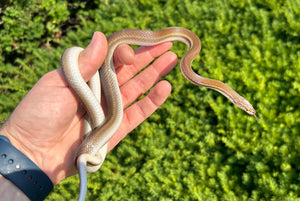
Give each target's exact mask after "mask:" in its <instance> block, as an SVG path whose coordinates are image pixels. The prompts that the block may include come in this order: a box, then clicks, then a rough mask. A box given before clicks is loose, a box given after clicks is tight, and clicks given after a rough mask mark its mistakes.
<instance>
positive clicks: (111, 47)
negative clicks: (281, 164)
mask: <svg viewBox="0 0 300 201" xmlns="http://www.w3.org/2000/svg"><path fill="white" fill-rule="evenodd" d="M167 41H179V42H183V43H185V44H186V45H187V46H188V51H187V52H186V54H185V55H184V56H183V57H182V59H181V61H180V68H181V72H182V74H183V76H184V77H185V78H186V79H187V80H188V81H189V82H191V83H193V84H195V85H198V86H203V87H206V88H210V89H213V90H215V91H218V92H220V93H221V94H222V95H224V96H225V97H226V98H228V99H229V100H230V101H231V102H232V103H233V104H234V105H236V106H237V107H239V108H241V109H242V110H244V111H245V112H247V113H248V114H250V115H253V116H254V117H255V118H256V119H257V116H256V111H255V109H254V107H253V106H252V105H251V104H250V103H249V101H247V100H246V99H245V98H244V97H242V96H241V95H239V94H238V93H237V92H236V91H234V90H233V89H232V88H231V87H229V86H228V85H226V84H225V83H223V82H221V81H218V80H214V79H210V78H206V77H202V76H200V75H198V74H197V73H196V72H194V70H193V68H192V61H193V60H194V59H195V57H196V56H197V55H199V53H200V50H201V41H200V39H199V37H198V36H197V35H196V34H195V33H194V32H192V31H190V30H189V29H186V28H183V27H167V28H164V29H161V30H158V31H150V30H139V29H123V30H120V31H117V32H114V33H113V34H111V35H110V36H109V37H107V44H108V50H107V55H106V57H105V60H104V62H103V65H102V66H101V68H100V70H98V72H97V73H96V74H95V75H94V76H93V78H92V79H91V80H90V81H89V83H86V82H85V81H84V80H83V78H82V77H81V74H80V72H79V67H78V56H79V54H80V52H81V51H83V48H80V47H71V48H68V49H66V50H65V51H64V53H63V55H62V58H61V67H62V71H63V74H64V76H65V79H66V80H67V83H68V85H69V87H70V88H71V89H72V90H73V92H74V93H75V94H76V95H77V97H78V98H79V100H80V101H81V102H82V104H83V105H84V107H85V110H86V111H87V116H88V118H89V120H87V122H88V123H87V124H89V125H90V126H87V127H88V129H86V130H87V131H85V133H87V134H85V137H84V139H83V141H82V143H81V145H80V147H79V149H78V152H77V155H76V159H75V160H76V161H77V168H78V170H79V177H80V194H79V198H78V200H84V199H85V194H86V188H87V187H86V186H87V181H86V180H87V178H86V172H95V171H97V170H98V169H99V167H100V166H101V164H102V163H103V161H104V158H105V155H106V150H107V148H106V147H107V143H108V141H109V140H110V139H111V138H112V137H113V135H114V134H115V133H116V131H117V130H118V128H119V126H120V124H121V121H122V116H123V105H122V97H121V93H120V89H119V85H118V81H117V76H116V73H115V68H114V64H113V54H114V51H115V49H116V48H117V47H118V46H119V45H120V44H130V45H137V46H153V45H157V44H160V43H163V42H167ZM100 80H101V81H100ZM95 85H96V86H95ZM101 86H102V89H103V92H104V96H105V102H106V109H107V113H106V115H104V113H103V110H102V108H101V106H100V99H101V98H100V94H101ZM90 88H94V90H93V89H90ZM94 93H98V95H97V96H98V97H97V96H96V95H94ZM84 189H85V190H84Z"/></svg>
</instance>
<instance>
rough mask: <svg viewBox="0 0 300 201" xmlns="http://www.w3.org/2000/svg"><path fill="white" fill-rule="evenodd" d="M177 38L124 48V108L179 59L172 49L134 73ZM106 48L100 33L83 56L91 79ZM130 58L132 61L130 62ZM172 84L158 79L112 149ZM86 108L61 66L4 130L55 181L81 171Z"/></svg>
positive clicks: (118, 55) (118, 59)
mask: <svg viewBox="0 0 300 201" xmlns="http://www.w3.org/2000/svg"><path fill="white" fill-rule="evenodd" d="M170 47H171V43H165V44H161V45H158V46H155V47H147V48H140V49H138V50H137V51H136V53H134V52H133V51H132V50H131V49H130V48H129V46H123V47H119V48H118V49H117V50H116V52H115V55H114V63H115V65H117V66H118V68H117V70H116V72H117V77H118V81H119V85H120V90H121V94H122V99H123V105H124V108H126V107H127V106H128V105H130V104H131V103H132V102H134V101H135V100H136V99H137V98H138V97H139V96H141V95H142V94H143V93H145V92H146V91H147V90H148V89H149V88H150V87H152V86H153V85H154V84H155V83H156V82H157V81H158V80H159V79H160V78H161V77H162V76H163V75H165V74H166V73H168V72H169V71H170V70H171V69H172V68H173V67H174V65H175V64H176V62H177V58H176V55H175V54H174V53H172V52H167V53H165V54H164V55H162V56H161V57H160V58H159V59H157V60H156V61H155V62H154V63H153V64H152V65H150V66H149V67H148V68H147V69H145V70H144V71H143V72H142V73H140V74H139V75H138V76H136V77H134V78H132V77H133V76H134V75H135V74H136V73H137V72H139V71H140V70H141V69H142V68H143V67H145V66H146V65H147V64H149V63H150V62H151V61H152V60H153V59H154V58H156V57H158V56H160V55H161V54H163V53H164V52H165V51H167V50H168V49H169V48H170ZM105 52H106V38H105V37H104V35H102V34H101V33H99V32H97V33H96V34H95V35H94V37H93V40H92V42H91V43H90V45H89V46H88V47H87V48H86V49H85V51H84V52H83V53H82V54H81V55H80V57H79V64H80V67H81V74H82V75H83V77H84V79H85V80H88V79H89V78H90V77H91V76H92V75H93V74H94V73H95V72H96V71H97V69H98V67H99V66H101V64H102V62H103V60H104V58H105ZM124 63H127V65H125V64H124ZM170 90H171V87H170V84H169V83H168V82H166V81H162V82H160V83H158V84H157V85H156V86H155V87H154V88H153V89H152V90H151V92H150V93H149V94H148V95H147V96H146V97H145V98H143V99H142V100H140V101H138V102H137V103H135V104H133V105H131V106H130V107H128V108H127V109H126V110H125V112H124V115H123V120H122V124H121V126H120V128H119V130H118V131H117V133H116V134H115V136H114V137H113V138H112V139H111V140H110V142H109V146H108V151H110V150H111V149H112V148H113V147H114V146H116V145H117V144H118V143H119V141H121V140H122V139H123V138H124V137H125V136H126V135H127V134H128V133H129V132H130V131H131V130H133V129H134V128H135V127H136V126H137V125H139V124H140V123H141V122H142V121H143V120H145V119H146V118H147V117H148V116H149V115H150V114H151V113H153V112H154V111H155V110H156V109H157V108H158V107H159V105H161V104H162V103H163V102H164V101H165V100H166V98H167V96H168V95H169V93H170ZM84 115H85V111H84V109H83V108H82V107H81V106H80V103H79V101H78V99H77V98H76V96H75V95H74V94H73V92H72V91H71V90H70V88H69V87H68V85H67V83H66V81H65V79H64V77H63V75H62V72H61V69H57V70H54V71H52V72H49V73H47V74H45V75H44V76H43V77H42V78H41V79H40V80H39V82H38V83H37V84H36V85H35V86H34V87H33V88H32V90H31V91H30V92H29V93H28V94H27V95H26V96H25V98H24V99H23V100H22V101H21V102H20V104H19V105H18V107H17V108H16V109H15V111H14V112H13V113H12V115H11V116H10V118H9V120H8V121H7V122H6V123H5V124H4V126H3V127H2V129H1V133H2V134H5V135H7V136H8V137H9V138H10V140H11V142H12V143H13V144H14V145H15V146H16V147H18V148H19V149H20V150H21V151H22V152H23V153H25V154H26V155H27V156H28V157H30V158H31V159H32V160H33V161H34V162H35V163H36V164H38V165H39V166H40V168H41V169H43V170H44V171H45V172H46V174H48V176H49V177H50V179H51V180H52V182H53V183H54V184H57V183H58V182H59V181H61V180H62V179H64V178H66V177H68V176H70V175H73V174H75V173H76V168H75V165H74V164H75V163H74V157H75V154H76V150H77V149H78V146H79V145H80V143H81V133H80V132H81V127H82V123H83V121H82V120H83V116H84Z"/></svg>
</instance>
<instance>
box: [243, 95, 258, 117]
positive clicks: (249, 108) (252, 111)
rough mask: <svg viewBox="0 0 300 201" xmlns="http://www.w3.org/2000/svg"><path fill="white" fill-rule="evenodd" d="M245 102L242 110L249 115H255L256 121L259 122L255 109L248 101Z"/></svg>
mask: <svg viewBox="0 0 300 201" xmlns="http://www.w3.org/2000/svg"><path fill="white" fill-rule="evenodd" d="M243 102H244V104H243V108H242V109H243V110H244V111H245V112H247V113H248V114H250V115H253V116H254V117H255V119H256V120H257V116H256V115H255V113H256V111H255V109H254V107H253V106H252V105H251V104H250V103H249V101H247V100H246V99H245V100H244V101H243Z"/></svg>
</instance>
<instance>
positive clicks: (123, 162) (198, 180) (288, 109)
mask: <svg viewBox="0 0 300 201" xmlns="http://www.w3.org/2000/svg"><path fill="white" fill-rule="evenodd" d="M34 2H35V1H30V2H27V4H26V3H25V4H26V5H27V9H22V8H21V7H22V5H21V4H20V5H18V4H17V3H13V1H10V4H6V5H4V4H3V5H2V6H5V7H3V8H4V9H3V10H2V14H0V15H1V21H2V22H3V23H1V24H0V33H1V39H0V48H1V50H0V53H1V55H0V61H1V62H2V63H1V64H0V84H1V85H0V92H1V93H0V96H1V97H0V114H1V115H0V121H2V122H3V121H4V120H5V119H6V118H7V117H8V116H9V114H10V113H11V112H12V110H13V109H14V107H15V106H16V104H17V103H18V102H19V101H20V100H21V98H22V97H23V96H24V95H25V94H26V92H27V91H28V90H29V89H30V88H31V87H32V86H33V84H34V83H35V82H36V81H37V80H38V79H39V77H41V76H42V75H43V74H44V73H46V72H48V71H50V70H52V69H54V68H57V67H59V66H60V61H59V60H60V56H61V53H62V52H63V50H64V49H66V48H67V47H70V46H74V45H78V46H82V47H85V46H86V45H87V44H88V43H89V40H90V38H91V36H92V34H93V32H94V31H102V32H104V33H105V34H106V35H107V36H108V35H109V34H111V33H113V32H115V31H118V30H120V29H124V28H137V29H150V30H158V29H162V28H164V27H168V26H181V27H185V28H188V29H191V30H192V31H194V32H195V33H196V34H197V35H198V36H199V38H200V39H201V42H202V51H201V53H200V56H201V58H200V57H198V58H197V59H196V60H195V61H194V62H193V68H194V70H195V71H196V72H198V73H199V74H200V75H202V76H205V77H210V78H214V79H218V80H221V81H223V82H225V83H227V84H228V85H230V86H231V87H232V88H234V89H235V90H236V91H238V92H239V93H240V94H241V95H242V96H244V97H245V98H247V99H248V100H249V101H250V102H251V103H252V104H253V106H254V107H255V108H256V110H257V115H258V121H256V120H255V118H253V117H251V116H248V115H247V114H246V113H245V112H243V111H241V110H240V109H238V108H237V107H235V106H234V105H233V104H231V103H230V102H229V101H228V100H227V99H226V98H225V97H223V96H222V95H220V94H219V93H217V92H215V91H212V90H209V89H205V88H203V87H202V88H199V87H197V86H194V85H192V84H191V83H189V82H188V81H187V80H185V78H184V77H183V76H182V75H181V73H180V68H179V67H176V68H175V69H174V70H173V71H172V72H171V73H170V74H169V75H167V76H166V77H165V79H167V80H169V81H170V82H171V84H172V86H173V90H172V94H171V96H170V97H169V99H168V100H167V102H166V103H165V104H164V105H162V106H161V108H160V109H159V110H158V111H157V112H156V113H155V114H153V115H152V116H151V117H150V118H149V119H148V120H147V121H145V122H144V123H143V124H142V125H140V126H139V127H138V128H137V129H135V130H134V131H133V132H132V133H131V134H130V135H128V136H127V137H126V138H125V139H124V140H123V141H122V143H120V145H119V146H118V147H117V148H116V149H114V150H113V151H112V152H111V153H109V154H108V156H107V159H106V161H105V163H104V165H103V166H102V167H101V169H100V171H98V172H97V173H93V174H90V175H89V185H88V196H87V200H300V187H299V185H300V151H299V150H300V149H299V147H300V108H299V105H300V104H299V103H300V96H299V94H300V9H299V8H300V1H299V0H285V1H284V0H277V1H276V0H265V1H263V0H252V1H251V0H238V1H237V0H206V1H205V0H203V1H202V0H201V1H199V0H198V1H191V0H154V1H153V0H129V1H123V0H119V1H117V0H115V1H110V0H105V1H104V0H94V1H93V2H92V3H87V4H84V3H79V2H77V1H73V2H71V3H70V2H69V4H68V5H69V7H68V6H67V4H66V3H64V2H62V1H57V2H56V1H55V0H51V1H48V2H50V3H48V4H46V3H45V2H43V1H42V2H43V3H34ZM39 2H40V1H39ZM90 2H91V1H90ZM71 5H72V6H71ZM0 6H1V3H0ZM18 6H19V7H18ZM12 8H13V9H12ZM7 9H8V11H9V12H8V11H7ZM9 9H11V10H9ZM16 11H19V12H16ZM20 16H22V18H24V19H26V20H24V21H22V20H21V21H20V20H18V19H19V18H20ZM68 16H69V18H68ZM15 21H18V23H19V24H17V25H14V22H15ZM47 23H48V24H47ZM22 24H27V25H28V24H29V25H30V26H31V27H28V26H29V25H28V26H27V27H22V26H20V25H22ZM43 24H46V25H43ZM31 29H33V30H31ZM30 30H31V31H32V32H30ZM32 33H34V34H32ZM55 33H60V34H61V39H60V40H59V41H58V40H56V39H55ZM47 44H48V45H47ZM45 47H47V48H45ZM172 50H173V51H175V52H176V53H177V54H178V56H179V58H181V56H182V55H183V54H184V53H185V51H186V47H185V46H184V45H183V44H180V43H174V47H173V48H172ZM78 187H79V180H78V176H73V177H71V178H68V179H66V180H64V181H63V182H62V183H61V184H59V185H57V186H56V187H55V189H54V191H53V192H52V193H51V194H50V195H49V197H48V198H47V200H49V201H50V200H74V199H76V198H77V196H78Z"/></svg>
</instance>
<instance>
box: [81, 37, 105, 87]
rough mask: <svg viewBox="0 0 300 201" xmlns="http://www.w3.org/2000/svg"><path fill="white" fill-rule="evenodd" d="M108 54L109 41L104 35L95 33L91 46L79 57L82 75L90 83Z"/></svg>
mask: <svg viewBox="0 0 300 201" xmlns="http://www.w3.org/2000/svg"><path fill="white" fill-rule="evenodd" d="M106 53H107V40H106V37H105V35H104V34H103V33H101V32H95V33H94V35H93V38H92V41H91V42H90V44H89V45H88V46H87V47H86V48H85V49H84V50H83V51H82V52H81V53H80V55H79V61H78V62H79V68H80V73H81V75H82V77H83V79H84V80H85V81H88V80H89V79H90V78H91V77H92V76H93V75H94V74H95V73H96V72H97V70H98V69H99V68H100V66H101V65H102V63H103V61H104V59H105V57H106Z"/></svg>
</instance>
